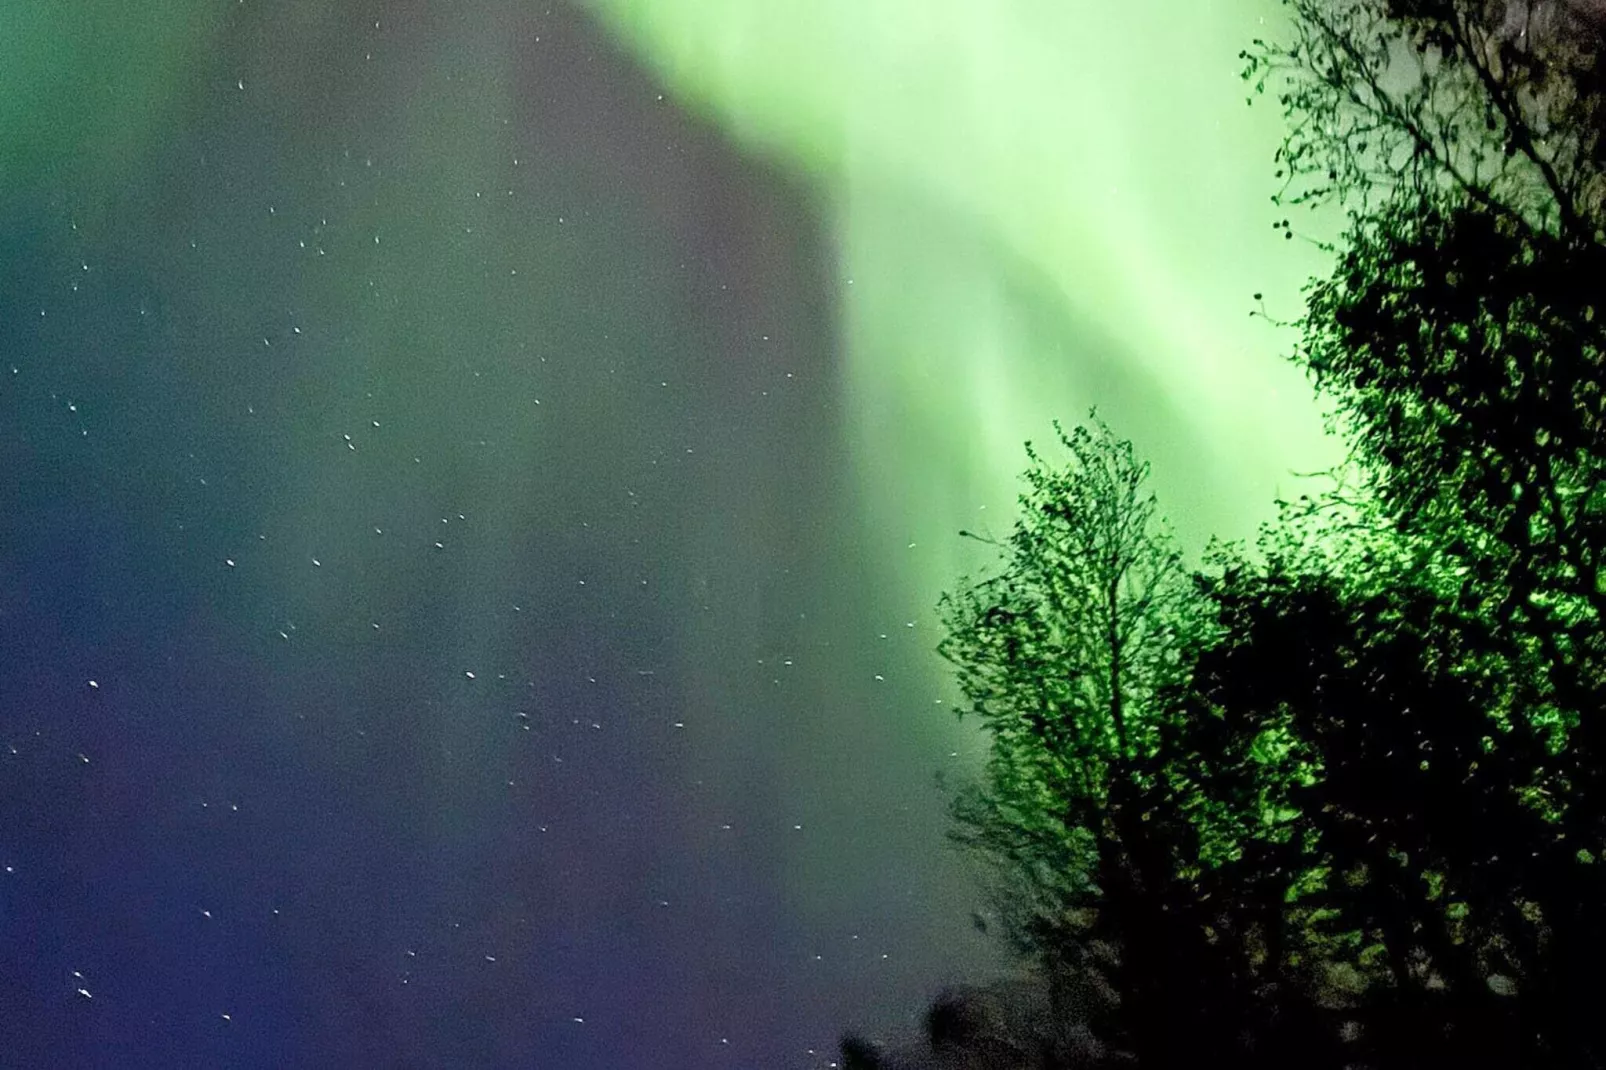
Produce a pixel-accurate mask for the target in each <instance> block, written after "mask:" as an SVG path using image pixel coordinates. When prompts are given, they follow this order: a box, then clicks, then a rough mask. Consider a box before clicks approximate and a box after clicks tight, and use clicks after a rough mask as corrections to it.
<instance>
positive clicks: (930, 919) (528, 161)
mask: <svg viewBox="0 0 1606 1070" xmlns="http://www.w3.org/2000/svg"><path fill="white" fill-rule="evenodd" d="M135 7H138V8H139V10H138V11H137V12H136V11H135V10H133V9H134V8H135ZM1117 7H1118V8H1119V11H1117V10H1116V8H1117ZM1274 7H1275V5H1274V4H1273V3H1270V2H1269V0H1268V2H1267V3H1266V4H1263V5H1259V4H1253V3H1233V4H1215V5H1212V4H1209V3H1200V4H1189V5H1181V6H1180V7H1179V5H1176V4H1175V3H1174V2H1173V3H1167V2H1165V0H1145V2H1143V3H1137V4H1132V5H1114V6H1111V5H1093V4H1088V3H1085V2H1080V0H1077V2H1065V0H1054V2H1053V3H1048V2H1046V0H1044V2H1033V0H998V3H997V4H996V5H995V6H993V7H983V6H982V5H977V4H974V3H960V2H959V0H813V2H810V3H802V2H801V0H746V2H738V0H651V2H648V0H597V2H595V3H592V4H587V5H575V4H569V5H564V4H556V3H554V4H551V5H547V4H543V3H514V2H512V0H455V2H452V3H445V2H427V0H385V2H377V0H354V2H335V0H322V2H312V0H288V2H282V3H269V2H266V0H242V2H240V3H233V2H229V3H223V2H220V0H164V2H161V3H157V4H154V5H127V4H125V3H123V2H121V0H61V2H59V3H53V4H38V5H22V4H13V5H9V6H8V8H7V10H6V11H5V12H4V13H3V14H0V865H3V870H0V1066H4V1067H22V1068H31V1067H79V1066H83V1067H101V1066H104V1067H162V1068H171V1067H265V1068H268V1067H272V1068H278V1067H353V1066H364V1067H366V1066H373V1067H421V1068H422V1067H538V1068H547V1067H552V1068H565V1070H590V1068H600V1070H609V1068H627V1070H628V1068H637V1067H640V1068H663V1070H678V1068H685V1070H704V1068H717V1067H732V1068H754V1070H768V1068H777V1070H789V1068H794V1067H795V1068H804V1067H825V1066H828V1065H829V1064H830V1061H831V1060H832V1059H833V1058H834V1056H835V1047H836V1039H837V1036H838V1034H839V1033H840V1032H841V1031H842V1030H843V1029H844V1028H847V1027H850V1026H852V1027H856V1028H860V1029H863V1030H865V1031H867V1032H869V1033H872V1034H885V1033H889V1032H890V1033H896V1032H897V1031H898V1030H901V1029H904V1028H912V1027H913V1023H914V1022H915V1021H916V1019H917V1016H918V1015H919V1013H920V1011H921V1010H922V1009H923V1006H924V1002H925V1000H926V999H927V998H928V997H929V996H930V995H931V994H932V993H933V992H935V991H936V990H937V989H938V988H939V987H941V986H942V985H943V984H944V983H948V982H953V981H959V980H985V979H987V978H989V977H994V976H998V975H999V974H1000V973H1001V972H1002V971H1004V970H1005V969H1006V968H1007V963H1006V962H1005V959H1004V958H1003V957H1002V954H1001V952H1000V950H999V949H998V948H997V947H996V946H995V944H994V942H993V941H992V940H991V939H990V938H989V937H986V936H984V935H982V934H981V933H979V932H977V931H976V930H975V929H974V928H973V927H972V925H971V924H970V917H971V912H972V911H973V910H976V909H979V908H981V907H982V905H983V904H982V901H981V899H980V896H979V893H978V891H977V888H976V886H975V884H974V882H973V879H972V875H971V874H970V872H969V870H968V868H967V865H966V863H965V861H964V859H963V858H962V857H960V856H958V855H957V854H955V853H954V852H953V850H952V849H951V848H949V847H947V846H946V845H945V844H944V842H943V838H942V834H943V831H944V829H945V828H946V827H947V824H946V817H945V813H944V803H945V799H946V796H945V795H944V794H943V793H941V792H940V791H939V790H938V789H937V788H936V786H935V785H934V783H933V774H934V772H935V771H937V770H938V769H944V770H947V771H948V772H949V773H950V774H951V775H964V774H967V773H974V772H975V771H976V770H977V769H978V768H979V757H980V754H981V752H982V742H981V741H980V740H979V739H978V738H977V737H976V735H975V734H974V732H973V730H972V729H971V728H970V727H969V726H968V725H961V724H957V723H956V721H955V718H954V716H953V713H952V710H951V703H952V702H953V700H954V689H953V688H952V686H951V684H950V683H949V681H948V679H947V677H946V675H945V672H944V667H943V665H942V663H941V662H940V661H939V660H938V659H937V658H936V656H935V654H934V651H933V648H934V647H935V645H936V643H937V641H938V639H939V638H940V635H939V633H938V631H937V629H936V618H935V613H934V607H935V602H936V599H937V597H938V595H939V594H940V593H941V592H942V591H943V590H944V589H945V588H947V587H951V586H953V585H954V584H955V583H956V582H957V580H958V578H959V576H960V574H961V572H962V571H963V570H967V569H973V568H975V567H977V566H979V565H982V564H984V563H985V561H986V560H987V558H986V557H985V556H984V555H982V554H981V553H980V550H979V549H978V548H977V546H976V544H975V543H973V542H967V541H965V540H962V539H960V538H959V537H958V535H957V531H958V529H960V528H961V527H969V528H973V529H976V530H988V531H991V532H992V533H994V534H999V533H1002V532H1005V531H1007V529H1008V525H1009V522H1010V509H1011V507H1012V503H1013V500H1014V496H1015V494H1016V493H1017V488H1018V484H1017V483H1016V480H1015V476H1016V473H1017V472H1018V471H1019V470H1020V469H1021V468H1023V467H1024V463H1025V454H1024V451H1023V449H1022V443H1023V442H1024V440H1026V439H1028V438H1030V439H1034V440H1043V439H1045V438H1049V437H1051V435H1052V432H1051V430H1050V428H1049V423H1048V422H1049V420H1050V419H1051V418H1054V417H1058V418H1060V419H1062V420H1064V421H1066V422H1068V423H1074V422H1076V421H1077V420H1078V419H1080V418H1081V417H1082V416H1083V415H1085V412H1086V409H1087V407H1088V406H1089V405H1092V404H1098V405H1099V406H1100V411H1101V414H1102V415H1104V416H1106V418H1108V419H1109V420H1110V422H1111V423H1112V425H1113V426H1114V427H1115V428H1116V430H1117V431H1118V432H1119V433H1121V434H1123V435H1126V436H1129V437H1132V438H1133V439H1135V440H1136V441H1137V443H1138V446H1139V449H1140V451H1141V452H1143V453H1145V454H1146V455H1147V456H1150V457H1152V458H1153V460H1154V463H1155V476H1154V485H1155V488H1156V490H1157V491H1158V492H1159V494H1160V495H1161V499H1162V506H1163V507H1164V508H1166V510H1167V511H1168V512H1169V514H1170V515H1171V517H1172V519H1173V521H1174V523H1175V525H1176V528H1177V530H1178V532H1179V534H1181V536H1182V537H1183V542H1184V544H1185V545H1187V546H1188V547H1190V549H1192V550H1197V548H1198V547H1199V546H1200V545H1202V543H1203V541H1204V537H1205V536H1206V535H1208V534H1211V533H1219V534H1222V535H1226V536H1230V537H1244V536H1248V535H1251V534H1252V533H1253V531H1254V528H1255V525H1256V524H1257V523H1259V522H1260V521H1262V520H1264V519H1267V518H1268V517H1269V516H1271V515H1272V512H1273V509H1272V504H1271V503H1272V498H1273V496H1274V494H1275V493H1276V492H1277V491H1279V490H1281V491H1282V492H1283V493H1285V494H1286V493H1288V492H1289V491H1290V490H1291V489H1292V487H1293V485H1294V483H1295V481H1294V480H1293V479H1292V478H1291V477H1290V476H1289V470H1290V469H1301V470H1308V469H1312V468H1316V467H1320V466H1321V465H1322V464H1327V463H1332V461H1334V460H1336V459H1337V450H1336V447H1334V445H1333V444H1332V443H1331V442H1330V441H1329V440H1327V439H1326V438H1325V437H1324V435H1323V432H1322V427H1321V420H1320V415H1319V412H1318V410H1317V408H1316V406H1315V403H1314V402H1313V401H1312V400H1311V398H1310V391H1309V388H1308V387H1307V386H1305V384H1304V383H1303V382H1302V381H1301V379H1300V378H1299V375H1298V374H1297V372H1296V371H1295V370H1294V369H1293V368H1291V367H1290V366H1287V365H1286V364H1284V363H1283V362H1282V361H1281V359H1280V358H1279V355H1278V354H1279V352H1280V351H1281V348H1282V347H1284V346H1285V344H1286V337H1285V336H1283V335H1279V334H1278V333H1277V332H1275V331H1274V330H1273V329H1272V328H1270V327H1268V326H1266V324H1265V323H1264V321H1263V320H1254V319H1251V318H1250V317H1249V315H1248V312H1249V309H1250V308H1251V307H1252V302H1251V300H1250V296H1249V295H1250V293H1251V292H1252V291H1264V292H1265V293H1266V295H1267V301H1268V303H1269V304H1272V305H1274V306H1277V308H1278V311H1280V312H1282V313H1283V314H1285V315H1287V314H1290V313H1291V312H1293V311H1295V310H1296V309H1295V307H1294V305H1293V301H1294V297H1295V295H1296V294H1297V290H1298V286H1299V284H1300V283H1301V282H1303V281H1304V279H1305V277H1306V276H1307V275H1309V274H1310V273H1311V272H1312V271H1314V270H1317V269H1318V268H1319V265H1320V262H1319V260H1317V259H1315V254H1314V253H1313V252H1312V250H1311V249H1309V248H1308V247H1305V246H1303V245H1301V244H1299V243H1294V244H1292V245H1285V244H1284V243H1283V242H1282V241H1280V240H1277V235H1276V234H1275V233H1274V232H1273V231H1272V230H1271V227H1270V224H1271V222H1272V221H1273V218H1274V217H1273V215H1272V214H1271V208H1270V206H1269V205H1268V204H1267V203H1266V196H1267V195H1268V194H1269V193H1270V192H1271V189H1272V179H1271V177H1270V173H1269V171H1270V168H1271V164H1270V156H1271V152H1272V150H1273V148H1274V147H1275V144H1276V139H1277V134H1278V128H1277V120H1276V117H1275V115H1273V114H1271V113H1270V112H1269V111H1267V110H1266V109H1264V108H1262V109H1257V110H1253V111H1251V110H1249V109H1246V108H1245V107H1244V101H1243V90H1242V86H1241V84H1240V83H1239V82H1238V79H1237V73H1236V66H1237V63H1236V60H1235V59H1234V57H1235V55H1236V53H1237V50H1238V48H1240V47H1242V46H1243V44H1244V42H1245V41H1247V39H1248V37H1250V36H1253V35H1254V34H1255V33H1257V32H1263V31H1264V27H1263V26H1260V25H1258V20H1260V18H1261V16H1262V15H1266V14H1267V13H1268V12H1269V11H1270V10H1271V9H1273V8H1274ZM978 9H979V10H978ZM1167 9H1174V10H1170V11H1168V10H1167ZM1145 14H1147V15H1148V16H1150V21H1149V22H1145V21H1144V15H1145ZM1162 14H1164V15H1165V17H1164V18H1161V17H1160V16H1161V15H1162ZM1279 302H1280V305H1279Z"/></svg>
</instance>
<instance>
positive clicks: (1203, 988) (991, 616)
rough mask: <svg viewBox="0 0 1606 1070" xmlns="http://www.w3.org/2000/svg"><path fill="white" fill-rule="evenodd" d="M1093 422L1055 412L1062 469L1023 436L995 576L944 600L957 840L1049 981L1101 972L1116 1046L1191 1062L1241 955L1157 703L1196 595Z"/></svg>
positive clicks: (1221, 1028)
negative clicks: (1210, 883) (971, 745)
mask: <svg viewBox="0 0 1606 1070" xmlns="http://www.w3.org/2000/svg"><path fill="white" fill-rule="evenodd" d="M1091 416H1092V417H1093V419H1094V420H1095V421H1096V423H1097V426H1096V428H1095V429H1090V428H1088V427H1078V428H1077V429H1076V430H1075V431H1074V432H1072V433H1071V434H1068V435H1067V434H1066V433H1065V432H1064V431H1063V429H1061V428H1060V427H1059V426H1058V425H1057V424H1056V431H1057V432H1058V433H1059V437H1060V441H1061V443H1062V445H1064V446H1065V447H1066V449H1067V450H1068V451H1069V453H1070V461H1069V463H1068V464H1067V465H1065V466H1064V467H1061V468H1053V467H1050V466H1049V465H1047V464H1045V463H1044V461H1043V460H1042V458H1041V457H1039V455H1038V454H1037V453H1036V452H1035V451H1034V450H1033V449H1032V448H1031V446H1030V444H1028V446H1027V454H1028V457H1029V459H1030V461H1031V465H1030V467H1029V469H1028V471H1027V473H1026V480H1027V484H1028V489H1027V491H1026V493H1024V494H1023V495H1022V497H1021V516H1020V519H1019V520H1018V521H1017V523H1016V525H1015V528H1014V531H1013V534H1012V535H1011V536H1010V538H1009V539H1008V540H1007V542H1006V543H1003V544H1000V548H1001V549H1002V550H1003V552H1004V562H1003V567H1002V569H1001V570H1000V571H999V572H998V573H997V574H995V575H992V576H990V577H988V578H986V579H983V580H981V581H979V582H973V583H968V584H967V585H966V586H964V587H963V588H962V589H961V590H960V591H959V592H958V593H956V594H951V595H947V596H945V597H944V598H943V599H942V602H941V607H942V609H943V613H944V622H945V625H946V626H947V629H948V634H947V638H946V639H945V640H944V642H943V643H942V644H941V646H940V647H939V650H940V652H941V653H942V654H943V656H944V657H946V658H947V659H948V660H949V661H951V662H952V663H953V664H954V665H955V666H956V667H957V669H958V677H959V684H960V687H961V689H962V691H963V693H964V695H965V696H966V698H967V700H968V708H966V709H962V710H961V711H960V716H961V717H963V716H965V715H966V714H971V715H975V716H977V717H979V718H980V719H981V721H982V723H983V724H984V726H985V727H986V729H987V730H988V732H989V733H990V735H991V737H992V746H991V752H990V756H989V759H988V762H987V766H986V770H985V778H984V781H983V782H981V783H973V784H971V785H969V786H968V787H967V788H966V789H965V790H963V791H961V792H960V794H959V795H958V796H957V798H956V799H955V802H954V808H953V813H954V816H955V818H956V820H957V825H958V827H957V829H956V831H955V832H954V834H953V836H954V838H955V840H957V841H958V842H959V843H961V844H963V845H966V846H968V847H971V848H973V849H975V850H977V851H978V852H979V853H980V854H981V855H982V856H983V857H984V858H985V859H987V860H988V861H990V862H991V863H992V865H993V869H994V872H995V874H996V875H997V877H998V881H997V883H996V884H995V894H996V899H997V906H998V908H999V912H1000V914H1001V916H1002V917H1003V918H1004V920H1005V927H1006V933H1007V934H1008V935H1009V936H1010V938H1011V940H1012V943H1013V945H1014V946H1015V948H1016V949H1017V950H1018V951H1022V952H1025V953H1028V954H1030V955H1032V956H1034V957H1035V958H1036V959H1037V960H1038V961H1039V962H1041V963H1044V964H1046V965H1047V967H1048V972H1049V973H1050V975H1051V976H1059V977H1083V976H1086V975H1087V974H1089V973H1098V974H1101V975H1107V976H1108V978H1109V980H1110V983H1111V984H1112V985H1113V987H1114V989H1115V990H1116V991H1117V992H1118V993H1119V995H1120V1001H1121V1014H1120V1018H1121V1020H1122V1023H1123V1025H1122V1026H1121V1028H1120V1029H1119V1035H1117V1036H1114V1037H1110V1038H1108V1039H1109V1040H1110V1041H1111V1042H1112V1043H1114V1044H1115V1045H1116V1046H1122V1047H1130V1048H1131V1049H1132V1050H1133V1051H1134V1052H1135V1053H1136V1054H1137V1056H1138V1058H1139V1059H1140V1061H1141V1062H1142V1063H1143V1065H1146V1066H1167V1065H1182V1064H1184V1063H1188V1064H1191V1063H1192V1062H1193V1060H1194V1059H1195V1058H1196V1057H1197V1054H1198V1051H1199V1049H1200V1047H1201V1045H1202V1046H1204V1047H1205V1048H1214V1049H1216V1050H1220V1051H1225V1050H1227V1049H1228V1048H1230V1047H1231V1046H1232V1045H1233V1043H1234V1038H1235V1036H1236V1034H1237V1032H1238V1031H1239V1028H1240V1026H1241V1025H1242V1024H1243V1023H1242V1021H1241V1019H1242V1018H1243V1015H1244V1013H1245V1012H1244V1011H1243V1008H1242V1007H1238V1008H1232V998H1231V997H1235V996H1238V995H1241V993H1239V992H1238V989H1239V987H1240V986H1239V983H1238V982H1239V980H1241V970H1239V969H1238V967H1237V959H1240V958H1242V955H1241V954H1240V953H1238V952H1237V951H1236V950H1235V949H1231V948H1229V947H1227V946H1225V945H1224V943H1223V942H1221V941H1213V940H1212V939H1211V938H1210V935H1209V933H1208V931H1207V928H1206V926H1205V925H1203V924H1202V923H1201V918H1202V917H1203V916H1204V914H1203V913H1202V912H1201V908H1200V900H1199V896H1200V895H1201V893H1202V892H1203V886H1202V885H1201V883H1200V882H1199V880H1198V879H1197V878H1198V875H1199V873H1200V870H1201V866H1202V865H1204V864H1206V859H1207V857H1208V855H1209V852H1210V851H1211V850H1212V849H1216V850H1221V849H1222V845H1221V844H1213V843H1212V842H1211V840H1210V836H1209V835H1208V830H1207V831H1206V833H1204V834H1201V828H1203V827H1204V826H1205V825H1207V824H1208V822H1206V821H1204V820H1203V819H1202V818H1199V819H1195V818H1193V817H1190V815H1189V813H1188V812H1187V800H1185V799H1183V798H1181V797H1180V796H1179V795H1178V794H1177V783H1176V782H1175V778H1174V777H1168V776H1167V775H1166V774H1167V769H1166V765H1165V761H1164V757H1165V755H1166V754H1167V753H1168V751H1167V743H1166V740H1167V738H1168V735H1170V734H1174V727H1175V726H1174V724H1173V722H1174V719H1175V718H1174V713H1173V711H1171V710H1169V709H1168V708H1167V707H1166V706H1165V705H1164V704H1162V702H1161V701H1160V698H1161V696H1162V695H1163V694H1165V693H1167V692H1169V691H1171V690H1173V689H1175V688H1176V687H1178V686H1179V685H1180V684H1181V683H1182V682H1183V681H1185V680H1186V678H1187V674H1188V665H1187V663H1186V660H1185V656H1184V655H1185V652H1186V651H1187V650H1189V649H1190V648H1192V647H1194V646H1199V645H1205V644H1207V642H1208V640H1209V636H1208V635H1207V633H1208V632H1209V620H1208V609H1209V607H1208V605H1207V603H1206V602H1205V601H1204V600H1202V599H1201V598H1199V597H1198V596H1197V594H1196V592H1195V590H1194V588H1193V585H1192V584H1191V583H1190V580H1189V577H1188V574H1187V571H1186V569H1185V568H1184V567H1183V565H1182V563H1181V558H1180V555H1179V553H1178V552H1177V550H1176V549H1175V547H1174V545H1173V543H1172V541H1171V539H1170V536H1169V534H1168V532H1167V531H1166V530H1165V529H1164V527H1163V526H1162V525H1161V524H1160V523H1159V522H1158V520H1157V518H1156V514H1155V508H1156V505H1155V500H1154V497H1153V496H1152V495H1150V494H1146V493H1145V492H1144V488H1143V484H1144V480H1145V479H1146V478H1147V475H1148V465H1147V464H1140V463H1139V462H1138V461H1137V460H1136V459H1135V457H1134V455H1133V450H1132V444H1131V443H1130V442H1127V441H1117V440H1116V439H1115V437H1114V436H1113V434H1112V433H1111V431H1110V429H1109V428H1108V427H1107V426H1106V425H1104V424H1103V423H1102V422H1099V421H1097V416H1096V411H1095V412H1094V413H1092V414H1091ZM1219 809H1220V808H1219V807H1218V808H1217V810H1219ZM1225 824H1226V823H1225V822H1221V821H1218V822H1217V825H1221V826H1224V825H1225ZM1212 910H1213V908H1212ZM1245 999H1247V997H1245ZM1240 1002H1242V1001H1240ZM1160 1023H1164V1024H1163V1027H1161V1025H1160Z"/></svg>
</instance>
